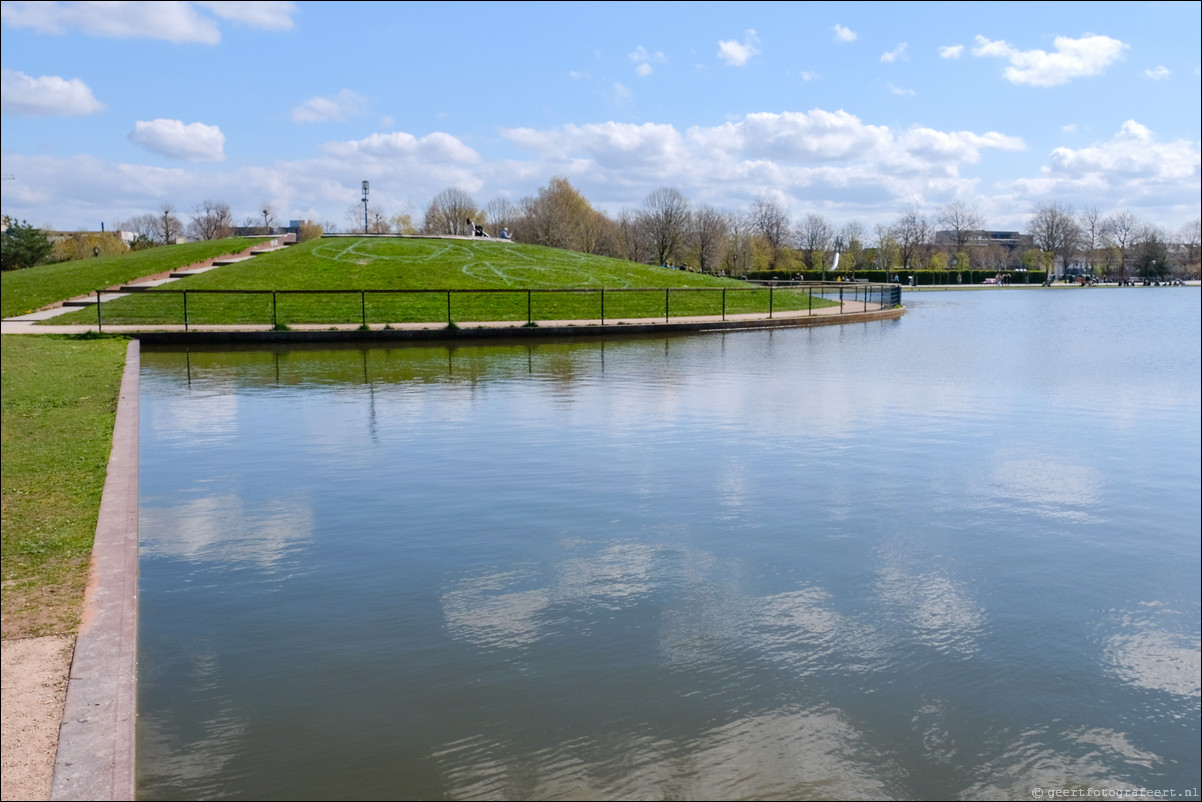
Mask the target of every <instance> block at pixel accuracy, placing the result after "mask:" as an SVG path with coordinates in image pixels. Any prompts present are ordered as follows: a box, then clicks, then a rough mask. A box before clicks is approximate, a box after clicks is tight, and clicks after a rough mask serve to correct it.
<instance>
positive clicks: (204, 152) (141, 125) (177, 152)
mask: <svg viewBox="0 0 1202 802" xmlns="http://www.w3.org/2000/svg"><path fill="white" fill-rule="evenodd" d="M129 139H130V141H131V142H133V143H134V144H135V145H140V146H142V147H144V148H146V149H147V150H149V151H151V152H152V153H157V154H159V155H160V156H167V157H169V158H172V159H183V160H184V161H190V162H219V161H224V160H225V152H224V148H225V134H223V133H221V129H220V128H218V127H217V126H215V125H205V124H204V123H191V124H187V125H185V124H184V123H183V122H181V121H180V120H162V119H159V120H150V121H149V122H147V121H143V120H139V121H138V123H137V124H136V125H135V126H134V130H133V131H132V132H131V133H130V135H129Z"/></svg>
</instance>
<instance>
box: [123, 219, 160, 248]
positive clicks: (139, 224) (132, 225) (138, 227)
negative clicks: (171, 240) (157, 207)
mask: <svg viewBox="0 0 1202 802" xmlns="http://www.w3.org/2000/svg"><path fill="white" fill-rule="evenodd" d="M119 228H120V229H121V230H122V231H130V232H133V234H134V235H135V236H136V237H139V238H142V239H144V240H149V241H151V242H153V241H155V240H157V239H158V237H159V218H157V217H155V216H154V215H153V214H150V213H149V212H147V213H146V214H140V215H137V216H136V217H131V218H129V219H128V220H123V221H122V222H121V224H120V226H119Z"/></svg>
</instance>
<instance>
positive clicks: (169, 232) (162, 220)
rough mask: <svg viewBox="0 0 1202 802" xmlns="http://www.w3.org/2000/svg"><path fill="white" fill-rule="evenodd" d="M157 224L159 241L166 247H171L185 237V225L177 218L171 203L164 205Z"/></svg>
mask: <svg viewBox="0 0 1202 802" xmlns="http://www.w3.org/2000/svg"><path fill="white" fill-rule="evenodd" d="M156 224H157V231H156V234H157V239H158V240H159V242H161V243H163V244H164V245H171V244H173V243H175V242H176V241H177V240H178V239H179V238H180V237H181V236H183V233H184V224H183V223H181V222H180V219H179V218H178V217H176V216H175V208H174V207H173V206H172V205H171V204H170V203H165V204H163V208H162V209H160V210H159V216H158V218H157V220H156Z"/></svg>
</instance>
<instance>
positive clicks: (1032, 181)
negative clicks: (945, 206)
mask: <svg viewBox="0 0 1202 802" xmlns="http://www.w3.org/2000/svg"><path fill="white" fill-rule="evenodd" d="M1007 187H1008V188H1010V189H1014V190H1016V191H1018V192H1019V193H1022V194H1023V195H1025V196H1026V197H1028V198H1032V199H1034V200H1042V199H1045V198H1049V197H1052V198H1056V199H1058V200H1062V201H1064V202H1067V203H1081V204H1090V203H1095V202H1096V199H1097V198H1100V197H1102V198H1106V199H1107V201H1108V202H1109V203H1111V204H1112V205H1113V207H1114V208H1118V209H1122V208H1126V207H1157V208H1160V209H1166V210H1172V211H1177V213H1179V214H1180V213H1181V211H1180V210H1186V212H1185V213H1187V214H1188V215H1189V216H1191V217H1196V216H1197V214H1198V213H1197V211H1196V209H1197V205H1198V197H1199V195H1200V194H1202V152H1200V151H1199V148H1198V145H1197V143H1195V142H1189V141H1186V140H1177V141H1176V142H1161V141H1159V140H1157V138H1156V135H1155V134H1154V133H1153V132H1152V131H1151V130H1150V129H1149V128H1147V127H1146V126H1144V125H1142V124H1140V123H1138V122H1136V121H1135V120H1128V121H1127V122H1125V123H1123V125H1122V127H1121V128H1120V129H1119V131H1118V133H1116V134H1115V135H1114V137H1113V138H1111V139H1110V140H1108V141H1105V142H1098V143H1095V144H1093V145H1089V146H1087V147H1083V148H1076V149H1074V148H1067V147H1059V148H1056V149H1055V150H1053V151H1052V152H1051V153H1050V154H1049V163H1048V164H1047V165H1045V166H1044V167H1043V168H1042V169H1041V170H1040V174H1039V176H1038V177H1033V178H1026V179H1018V180H1016V181H1013V182H1011V183H1010V184H1008V185H1007ZM1190 210H1192V211H1190Z"/></svg>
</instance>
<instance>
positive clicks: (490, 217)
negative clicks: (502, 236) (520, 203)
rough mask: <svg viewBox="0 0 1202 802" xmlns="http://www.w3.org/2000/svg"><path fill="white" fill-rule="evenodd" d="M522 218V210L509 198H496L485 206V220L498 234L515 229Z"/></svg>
mask: <svg viewBox="0 0 1202 802" xmlns="http://www.w3.org/2000/svg"><path fill="white" fill-rule="evenodd" d="M520 217H521V210H520V209H518V207H517V206H515V205H514V204H513V203H512V202H511V201H510V200H509V199H507V198H494V199H493V200H490V201H489V202H488V203H486V204H485V205H484V219H485V220H486V221H487V222H488V225H489V226H490V227H491V228H492V229H493V230H494V231H496V232H500V231H501V230H502V229H512V228H514V227H515V226H516V225H517V222H518V219H519V218H520Z"/></svg>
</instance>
